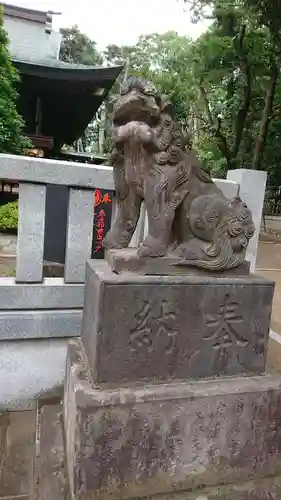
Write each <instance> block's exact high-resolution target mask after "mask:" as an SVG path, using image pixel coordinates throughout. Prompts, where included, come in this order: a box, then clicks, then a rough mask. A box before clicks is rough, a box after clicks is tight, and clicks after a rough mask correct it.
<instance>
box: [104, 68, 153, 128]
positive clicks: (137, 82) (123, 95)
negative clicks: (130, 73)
mask: <svg viewBox="0 0 281 500" xmlns="http://www.w3.org/2000/svg"><path fill="white" fill-rule="evenodd" d="M160 107H161V97H160V95H159V94H158V92H157V90H156V88H155V87H154V85H153V84H152V83H149V82H147V81H146V80H143V79H142V78H135V77H131V78H128V79H127V80H126V81H125V82H124V83H123V85H122V87H121V92H120V96H119V98H118V100H117V102H116V104H115V107H114V113H113V123H114V125H117V126H118V125H125V124H126V123H128V122H131V121H138V122H144V123H147V124H148V125H150V126H154V125H155V124H156V123H157V122H158V121H159V117H160V112H161V110H160Z"/></svg>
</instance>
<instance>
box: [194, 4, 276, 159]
mask: <svg viewBox="0 0 281 500" xmlns="http://www.w3.org/2000/svg"><path fill="white" fill-rule="evenodd" d="M186 2H187V3H188V4H189V7H190V8H191V10H192V12H193V14H194V17H195V19H199V18H200V17H201V16H205V17H206V16H208V17H209V18H210V19H211V20H212V24H211V27H210V29H209V30H208V31H207V33H205V34H203V35H202V37H200V39H199V40H198V41H197V42H196V43H195V52H196V51H197V60H196V61H195V71H196V74H195V76H196V78H197V85H198V86H199V92H200V98H201V103H202V104H203V106H204V107H205V111H204V112H203V113H201V116H200V118H201V120H202V124H203V126H201V130H202V128H203V129H204V134H203V136H205V138H206V135H207V137H209V138H211V139H212V140H215V144H216V145H217V148H218V150H219V151H220V153H221V155H222V157H223V158H224V159H225V167H226V166H227V168H233V167H236V166H241V165H245V166H247V167H249V166H252V168H255V169H258V168H267V169H268V165H266V141H267V138H268V133H269V126H270V122H271V121H272V117H273V109H274V98H275V96H276V90H277V88H278V78H279V67H280V41H281V40H280V35H279V30H278V29H277V24H276V22H275V20H274V19H273V18H274V16H275V15H276V16H277V12H276V13H274V12H272V11H271V4H270V9H268V8H267V4H266V3H265V2H263V1H262V0H260V1H255V0H231V1H229V0H214V1H212V2H211V1H210V0H186ZM273 3H274V5H275V8H276V11H277V10H278V7H277V3H279V4H280V1H279V2H273ZM205 7H208V8H209V9H208V10H207V11H206V9H205ZM279 9H280V6H279ZM279 13H280V10H279ZM277 17H278V16H277ZM204 121H205V123H204ZM201 135H202V134H201Z"/></svg>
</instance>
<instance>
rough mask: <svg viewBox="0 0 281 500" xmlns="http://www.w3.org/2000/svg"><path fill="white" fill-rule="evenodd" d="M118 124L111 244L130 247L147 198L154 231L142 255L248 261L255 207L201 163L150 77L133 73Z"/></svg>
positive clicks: (220, 265)
mask: <svg viewBox="0 0 281 500" xmlns="http://www.w3.org/2000/svg"><path fill="white" fill-rule="evenodd" d="M113 124H114V131H113V134H114V136H113V138H114V150H113V154H112V163H113V165H114V180H115V188H116V196H117V201H118V214H117V218H116V221H115V223H114V225H113V227H112V229H111V230H110V231H109V233H108V234H107V236H106V238H105V240H104V246H105V247H106V248H124V247H127V246H128V245H129V243H130V240H131V238H132V236H133V233H134V231H135V228H136V225H137V222H138V219H139V214H140V207H141V203H142V202H143V201H144V203H145V207H146V210H147V216H148V226H149V229H148V235H147V237H146V239H145V240H144V242H143V243H142V245H141V246H140V248H139V249H138V254H139V256H147V257H161V256H164V255H167V254H169V255H173V256H177V257H178V258H179V260H178V263H179V265H181V264H183V265H193V266H196V267H199V268H202V269H206V270H209V271H223V270H226V269H231V268H235V267H238V266H239V265H240V264H242V263H243V262H244V260H245V255H246V249H247V245H248V242H249V240H250V238H251V237H252V236H253V234H254V225H253V222H252V216H251V212H250V210H249V209H248V208H247V206H246V205H245V204H244V203H243V202H242V201H241V199H240V198H235V199H233V200H231V201H229V200H227V199H226V198H225V197H224V195H223V193H222V192H221V190H220V189H219V188H218V187H217V186H216V185H215V184H214V182H213V181H212V179H211V177H210V176H209V175H208V174H207V173H206V172H204V170H203V169H202V168H201V165H200V162H199V160H198V159H197V157H196V154H195V153H194V151H193V150H192V149H191V146H190V144H188V141H187V140H186V138H185V137H184V134H183V133H182V132H181V130H180V128H179V126H178V125H177V124H176V122H175V121H174V119H173V109H172V105H171V103H170V101H169V99H168V98H167V97H166V96H160V95H159V94H158V92H157V91H156V89H155V88H154V86H153V85H152V84H150V83H149V82H146V81H144V80H142V79H140V78H129V79H128V80H127V81H126V82H125V83H124V85H123V87H122V89H121V95H120V96H119V98H118V100H117V102H116V105H115V109H114V115H113Z"/></svg>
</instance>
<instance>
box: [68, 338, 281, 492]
mask: <svg viewBox="0 0 281 500" xmlns="http://www.w3.org/2000/svg"><path fill="white" fill-rule="evenodd" d="M64 422H65V433H66V452H67V465H68V477H69V482H70V490H71V492H72V495H73V498H75V499H87V500H88V499H93V500H94V499H96V498H98V499H108V498H118V499H126V498H127V499H134V498H135V499H139V498H141V497H148V496H149V497H150V498H151V497H154V495H157V496H155V500H156V499H157V498H159V496H160V498H161V499H162V496H161V494H162V495H163V500H164V498H167V497H166V496H165V495H167V494H168V498H174V499H175V500H176V499H179V500H181V499H182V500H199V499H200V500H201V499H202V500H203V499H204V500H207V499H208V500H214V499H217V498H221V499H223V500H266V499H267V498H273V499H275V500H277V499H279V498H280V497H281V482H280V476H281V378H280V377H274V376H266V375H264V376H261V377H257V376H256V377H238V378H229V379H227V378H225V379H220V380H208V381H206V380H201V381H197V382H194V381H193V382H188V381H186V382H172V383H169V384H167V383H166V384H163V383H162V384H158V385H157V384H155V385H152V384H151V385H149V384H146V385H139V386H128V387H120V388H116V389H113V388H112V389H109V388H107V389H101V388H99V387H97V386H94V385H93V383H92V380H91V377H89V372H88V369H87V363H86V358H85V353H84V351H83V349H82V347H81V344H80V343H79V341H71V342H70V344H69V349H68V361H67V379H66V386H65V401H64ZM266 478H268V480H266ZM260 480H262V481H260ZM183 492H185V494H183ZM268 493H270V494H272V496H268ZM273 495H274V496H273Z"/></svg>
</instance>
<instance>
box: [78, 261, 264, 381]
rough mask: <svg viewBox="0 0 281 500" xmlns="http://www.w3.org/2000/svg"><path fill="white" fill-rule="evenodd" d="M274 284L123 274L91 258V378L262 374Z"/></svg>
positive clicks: (86, 329) (87, 312)
mask: <svg viewBox="0 0 281 500" xmlns="http://www.w3.org/2000/svg"><path fill="white" fill-rule="evenodd" d="M273 288H274V285H273V283H272V282H269V281H266V280H264V279H263V278H258V277H253V276H250V277H245V278H241V277H239V278H238V277H237V278H234V277H233V278H227V279H226V278H209V277H207V278H206V277H205V278H203V277H198V276H185V277H183V276H169V277H168V276H162V277H158V276H132V275H127V276H122V275H117V274H115V273H113V272H112V271H111V270H110V268H109V266H108V265H107V263H106V262H104V261H89V263H88V265H87V272H86V296H85V308H84V317H83V325H82V341H83V344H84V348H85V351H86V354H87V357H88V362H89V367H90V369H91V371H92V376H93V380H94V382H95V383H101V384H102V383H110V384H121V383H125V382H129V381H137V380H152V381H153V380H157V381H161V380H170V379H186V378H189V377H191V378H202V377H212V376H216V375H237V374H240V373H248V374H251V373H252V374H253V373H263V372H264V369H265V355H266V346H267V341H268V335H269V323H270V313H271V301H272V295H273Z"/></svg>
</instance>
